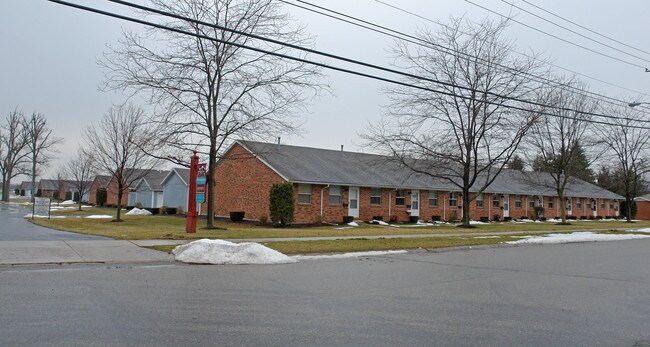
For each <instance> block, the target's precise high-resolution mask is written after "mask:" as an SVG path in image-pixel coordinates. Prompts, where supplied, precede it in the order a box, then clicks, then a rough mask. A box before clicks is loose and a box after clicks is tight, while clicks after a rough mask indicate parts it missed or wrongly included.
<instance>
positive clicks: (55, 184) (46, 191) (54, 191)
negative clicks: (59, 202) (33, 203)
mask: <svg viewBox="0 0 650 347" xmlns="http://www.w3.org/2000/svg"><path fill="white" fill-rule="evenodd" d="M60 188H61V187H60V182H59V180H49V179H42V180H41V181H40V182H39V183H38V189H37V190H36V196H41V197H44V198H53V199H59V198H61V197H60V195H59V194H60V193H59V192H60ZM64 197H65V196H64Z"/></svg>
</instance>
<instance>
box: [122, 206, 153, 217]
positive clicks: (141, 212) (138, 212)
mask: <svg viewBox="0 0 650 347" xmlns="http://www.w3.org/2000/svg"><path fill="white" fill-rule="evenodd" d="M150 214H151V212H149V211H147V210H143V209H139V208H137V207H134V208H133V209H132V210H131V211H129V212H127V213H126V215H127V216H148V215H150Z"/></svg>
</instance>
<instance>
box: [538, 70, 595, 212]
mask: <svg viewBox="0 0 650 347" xmlns="http://www.w3.org/2000/svg"><path fill="white" fill-rule="evenodd" d="M558 85H571V86H573V87H574V88H573V89H571V90H569V89H566V88H558V87H556V86H546V87H545V88H543V89H541V90H540V92H539V94H538V102H539V103H540V104H542V105H544V106H543V107H542V108H541V111H547V112H551V113H553V114H554V116H550V115H544V116H543V117H542V119H541V121H540V122H537V123H536V124H535V125H534V126H533V128H532V129H531V131H530V136H528V139H527V141H526V143H527V145H528V155H529V156H531V157H533V158H535V159H536V160H537V161H538V163H537V164H534V165H533V166H536V167H539V168H541V170H542V171H544V172H547V173H548V174H549V175H550V177H551V179H550V181H548V182H542V181H535V183H536V184H540V185H544V186H545V187H546V188H550V189H553V190H554V191H555V193H556V194H557V196H558V198H559V199H560V201H559V206H560V211H561V217H562V223H566V201H565V200H566V187H567V184H568V183H569V182H570V180H571V177H577V176H580V175H581V174H582V173H583V171H584V170H585V169H587V168H588V167H589V165H590V164H591V162H593V160H594V159H595V158H597V157H598V153H594V155H593V156H592V158H594V159H592V160H588V161H587V162H586V163H584V162H583V161H584V160H578V159H579V158H580V157H583V156H584V154H583V153H582V152H581V151H582V148H584V147H585V146H589V147H591V145H592V144H593V143H592V142H591V141H592V140H593V137H590V134H591V133H590V132H589V129H590V120H591V119H592V116H591V115H589V114H590V113H594V111H596V110H597V108H598V104H597V103H596V102H595V101H594V99H592V98H589V97H588V96H587V94H586V93H585V92H579V91H580V90H582V91H586V86H585V85H584V84H582V83H580V82H579V81H576V80H567V81H562V82H561V83H558ZM576 90H577V91H576Z"/></svg>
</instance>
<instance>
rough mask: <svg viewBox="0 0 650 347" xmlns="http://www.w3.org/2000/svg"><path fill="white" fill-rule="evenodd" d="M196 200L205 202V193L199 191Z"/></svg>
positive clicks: (200, 202)
mask: <svg viewBox="0 0 650 347" xmlns="http://www.w3.org/2000/svg"><path fill="white" fill-rule="evenodd" d="M196 202H198V203H199V204H202V203H204V202H205V194H199V193H197V194H196Z"/></svg>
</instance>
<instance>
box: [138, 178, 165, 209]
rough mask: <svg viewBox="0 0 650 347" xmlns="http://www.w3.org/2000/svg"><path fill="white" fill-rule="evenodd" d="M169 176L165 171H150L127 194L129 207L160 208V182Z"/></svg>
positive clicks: (161, 204) (161, 194) (161, 187)
mask: <svg viewBox="0 0 650 347" xmlns="http://www.w3.org/2000/svg"><path fill="white" fill-rule="evenodd" d="M168 174H169V171H167V170H150V171H148V172H147V174H146V175H145V176H144V177H142V178H141V179H140V180H139V181H138V183H136V184H135V187H133V189H131V191H130V192H129V200H128V205H129V206H136V205H138V206H141V207H144V208H160V207H162V206H163V205H164V204H163V186H162V185H161V182H162V181H163V179H164V178H165V177H166V176H167V175H168Z"/></svg>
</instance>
